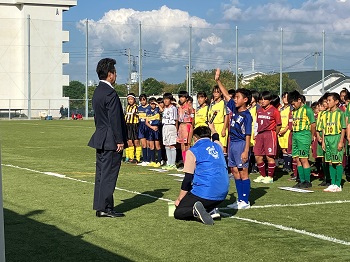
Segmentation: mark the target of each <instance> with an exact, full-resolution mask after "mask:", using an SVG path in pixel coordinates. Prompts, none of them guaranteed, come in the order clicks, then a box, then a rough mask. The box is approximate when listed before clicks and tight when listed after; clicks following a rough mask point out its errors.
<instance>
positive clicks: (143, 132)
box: [138, 122, 149, 139]
mask: <svg viewBox="0 0 350 262" xmlns="http://www.w3.org/2000/svg"><path fill="white" fill-rule="evenodd" d="M148 129H149V128H148V127H147V126H146V122H139V133H138V138H139V139H143V138H147V132H148Z"/></svg>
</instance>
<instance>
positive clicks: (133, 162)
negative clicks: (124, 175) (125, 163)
mask: <svg viewBox="0 0 350 262" xmlns="http://www.w3.org/2000/svg"><path fill="white" fill-rule="evenodd" d="M130 163H132V164H137V165H138V166H139V165H140V162H139V161H138V160H137V159H132V160H131V161H130Z"/></svg>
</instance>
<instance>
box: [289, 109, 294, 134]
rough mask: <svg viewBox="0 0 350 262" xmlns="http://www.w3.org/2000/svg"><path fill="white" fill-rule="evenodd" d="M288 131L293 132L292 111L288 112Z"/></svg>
mask: <svg viewBox="0 0 350 262" xmlns="http://www.w3.org/2000/svg"><path fill="white" fill-rule="evenodd" d="M288 129H289V130H290V131H293V110H292V109H291V110H290V112H289V119H288Z"/></svg>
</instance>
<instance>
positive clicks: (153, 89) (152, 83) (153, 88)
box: [142, 77, 164, 96]
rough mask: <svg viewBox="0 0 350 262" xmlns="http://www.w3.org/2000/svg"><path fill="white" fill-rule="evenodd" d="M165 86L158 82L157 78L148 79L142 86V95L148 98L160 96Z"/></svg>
mask: <svg viewBox="0 0 350 262" xmlns="http://www.w3.org/2000/svg"><path fill="white" fill-rule="evenodd" d="M163 88H164V85H163V84H162V83H160V82H159V81H157V80H156V79H155V78H152V77H151V78H147V79H146V80H145V81H143V84H142V90H143V92H142V93H145V94H146V95H147V96H151V95H160V94H161V93H162V91H163Z"/></svg>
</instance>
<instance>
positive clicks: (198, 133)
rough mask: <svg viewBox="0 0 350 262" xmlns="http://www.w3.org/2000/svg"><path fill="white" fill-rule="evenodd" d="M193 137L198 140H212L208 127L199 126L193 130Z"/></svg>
mask: <svg viewBox="0 0 350 262" xmlns="http://www.w3.org/2000/svg"><path fill="white" fill-rule="evenodd" d="M193 135H194V136H195V137H197V138H205V137H207V138H211V131H210V128H209V127H208V126H199V127H196V128H195V129H194V130H193Z"/></svg>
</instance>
